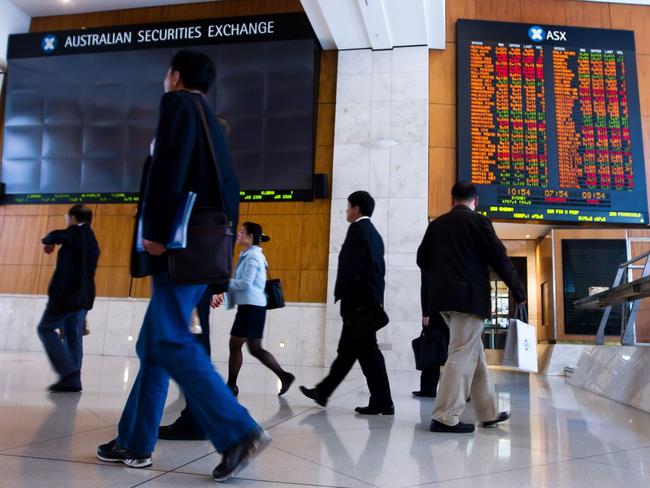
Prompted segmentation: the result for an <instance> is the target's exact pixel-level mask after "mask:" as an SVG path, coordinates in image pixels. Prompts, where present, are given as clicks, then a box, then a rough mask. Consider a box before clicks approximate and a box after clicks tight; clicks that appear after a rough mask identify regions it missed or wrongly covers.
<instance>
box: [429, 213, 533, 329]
mask: <svg viewBox="0 0 650 488" xmlns="http://www.w3.org/2000/svg"><path fill="white" fill-rule="evenodd" d="M417 263H418V266H419V267H420V269H421V270H422V272H423V273H424V274H425V275H426V277H427V280H428V288H429V305H430V307H431V309H432V310H437V311H441V312H450V311H454V312H463V313H468V314H473V315H478V316H479V317H482V318H488V317H490V316H491V306H490V273H489V268H488V267H489V266H491V267H492V269H494V271H496V273H497V274H498V275H499V277H501V279H502V280H503V281H504V282H505V283H506V285H508V287H509V288H510V290H511V291H512V293H513V295H514V298H515V300H516V301H517V302H523V301H525V300H526V294H525V291H524V287H523V286H522V284H521V282H520V281H519V278H518V277H517V273H516V272H515V269H514V267H513V265H512V262H511V261H510V259H509V258H508V256H507V254H506V249H505V247H504V246H503V244H502V243H501V241H500V240H499V238H498V237H497V235H496V233H495V231H494V227H493V226H492V223H491V222H490V220H489V219H488V218H487V217H485V216H483V215H481V214H480V213H478V212H474V211H473V210H471V209H470V208H468V207H466V206H464V205H457V206H455V207H454V208H453V209H452V210H451V211H450V212H448V213H446V214H444V215H441V216H440V217H438V218H437V219H435V220H434V221H432V222H431V223H429V227H428V228H427V231H426V234H425V235H424V239H423V240H422V244H420V247H419V249H418V254H417Z"/></svg>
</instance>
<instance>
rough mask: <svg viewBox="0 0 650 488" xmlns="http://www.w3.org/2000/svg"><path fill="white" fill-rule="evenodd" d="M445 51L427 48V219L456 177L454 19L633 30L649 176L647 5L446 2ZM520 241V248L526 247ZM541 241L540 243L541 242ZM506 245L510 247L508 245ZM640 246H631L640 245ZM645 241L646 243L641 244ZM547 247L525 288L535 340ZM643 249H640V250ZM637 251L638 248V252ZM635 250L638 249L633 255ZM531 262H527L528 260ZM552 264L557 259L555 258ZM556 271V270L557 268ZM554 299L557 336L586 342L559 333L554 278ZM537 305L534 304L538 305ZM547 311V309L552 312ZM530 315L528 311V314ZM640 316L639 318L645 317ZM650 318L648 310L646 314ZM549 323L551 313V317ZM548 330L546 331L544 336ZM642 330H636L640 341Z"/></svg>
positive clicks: (541, 331) (647, 233)
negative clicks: (534, 324) (532, 281)
mask: <svg viewBox="0 0 650 488" xmlns="http://www.w3.org/2000/svg"><path fill="white" fill-rule="evenodd" d="M445 8H446V15H447V19H446V49H445V50H444V51H439V50H430V51H429V120H430V123H429V131H430V132H429V217H430V218H434V217H437V216H438V215H441V214H442V213H444V212H446V211H447V210H448V208H449V199H450V197H449V190H450V188H451V186H452V185H453V183H454V182H455V181H456V20H457V19H477V20H498V21H503V22H525V23H534V24H540V25H543V24H557V25H573V26H582V27H594V28H603V29H626V30H632V31H634V33H635V38H636V52H637V66H638V70H639V75H638V76H639V95H640V104H641V118H642V125H643V143H644V148H645V158H646V160H645V163H646V164H645V167H646V174H650V29H648V26H649V25H650V7H649V6H639V5H624V4H610V3H598V2H586V1H577V0H447V1H446V5H445ZM630 232H634V233H635V235H637V236H638V237H644V238H650V230H645V229H635V230H630ZM601 233H602V230H601V229H588V228H581V230H580V233H579V235H580V236H581V237H580V238H584V239H596V238H598V236H599V235H600V234H601ZM523 242H525V241H522V244H521V245H522V246H525V244H523ZM543 243H544V241H541V242H540V244H543ZM512 245H513V244H510V245H509V246H512ZM643 245H644V244H642V243H637V244H635V245H634V247H633V252H632V254H633V255H634V251H635V250H636V249H641V247H643ZM646 245H647V244H646ZM548 247H549V246H548V245H545V246H544V247H540V246H538V249H537V259H536V260H535V262H536V263H537V264H536V276H537V279H536V283H535V288H536V289H532V288H529V302H530V305H532V302H533V301H535V302H536V306H535V308H536V309H537V312H536V313H535V316H536V317H537V324H540V326H539V327H538V336H539V338H540V340H544V339H552V338H553V337H552V331H553V323H552V322H549V319H547V325H541V324H542V306H541V305H542V296H541V284H542V283H544V282H545V281H547V280H548V281H549V283H550V281H551V280H549V277H548V276H547V274H548V273H547V271H548V270H545V269H542V268H541V267H540V266H539V264H540V263H542V262H545V263H547V264H548V261H547V258H548V256H547V254H548V251H550V249H548ZM643 250H645V248H643ZM639 252H640V251H639ZM637 254H638V253H637ZM529 261H530V260H529ZM556 264H557V262H556ZM556 273H557V271H556ZM555 286H556V298H557V301H556V302H553V293H550V290H549V297H550V300H551V302H550V308H551V309H552V308H553V306H555V307H556V308H557V309H556V317H557V336H558V337H557V339H559V340H582V341H590V340H591V339H592V338H591V337H589V336H580V337H572V336H567V335H566V334H565V333H564V315H563V310H562V303H563V297H562V287H561V283H558V282H556V283H555ZM646 302H649V300H648V299H646V300H644V301H642V309H646V308H648V309H650V304H646ZM538 304H539V306H537V305H538ZM551 312H552V310H551ZM530 315H531V316H532V315H533V314H532V313H531V314H530ZM643 317H644V315H641V317H640V320H639V321H642V320H645V319H644V318H643ZM647 317H648V320H650V310H649V312H648V315H647ZM550 320H551V321H552V316H551V318H550ZM549 334H551V335H549ZM644 334H646V335H649V336H650V331H649V333H646V332H645V329H643V330H642V331H641V329H640V334H639V340H645V339H643V337H645V336H644Z"/></svg>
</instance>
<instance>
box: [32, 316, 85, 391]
mask: <svg viewBox="0 0 650 488" xmlns="http://www.w3.org/2000/svg"><path fill="white" fill-rule="evenodd" d="M86 313H87V310H77V311H76V312H70V313H64V314H53V313H51V312H49V311H48V310H47V309H45V312H44V313H43V317H42V318H41V321H40V322H39V324H38V328H37V332H38V337H40V339H41V342H42V343H43V347H44V348H45V352H47V355H48V357H49V358H50V363H52V367H53V368H54V370H55V371H56V372H57V373H58V374H59V376H60V377H61V378H63V377H64V376H70V378H69V379H68V381H67V384H66V385H64V386H70V387H72V388H81V361H82V359H83V339H82V337H83V328H84V319H85V318H86ZM56 329H60V330H61V331H63V339H61V336H60V335H59V333H58V332H57V331H56ZM73 373H74V375H73Z"/></svg>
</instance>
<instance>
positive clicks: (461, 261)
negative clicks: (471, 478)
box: [417, 182, 526, 433]
mask: <svg viewBox="0 0 650 488" xmlns="http://www.w3.org/2000/svg"><path fill="white" fill-rule="evenodd" d="M451 194H452V203H453V208H452V209H451V211H450V212H448V213H446V214H444V215H442V216H440V217H438V218H437V219H435V220H433V221H432V222H430V223H429V227H428V228H427V231H426V234H425V235H424V239H423V240H422V244H420V247H419V249H418V257H417V262H418V266H419V267H420V269H421V270H422V272H423V273H424V275H425V276H426V279H427V282H428V289H429V303H430V304H431V309H432V310H437V311H438V312H440V314H441V315H442V318H443V319H444V320H445V322H446V323H447V325H448V326H449V334H450V336H449V356H448V359H447V363H446V364H445V368H444V371H443V373H442V378H441V381H440V386H439V389H438V395H437V400H436V405H435V408H434V411H433V414H432V417H433V420H432V421H431V427H430V429H429V430H431V431H432V432H453V433H467V432H473V431H474V425H473V424H466V423H463V422H460V420H459V417H460V414H461V413H462V412H463V410H464V409H465V404H466V401H467V398H468V397H469V396H470V395H471V397H472V401H473V402H474V403H475V406H476V413H477V415H478V418H479V421H480V422H481V423H482V425H483V427H491V426H493V425H496V424H497V423H499V422H503V421H505V420H508V418H510V414H509V412H501V413H499V412H498V410H497V402H496V396H495V394H494V387H493V385H492V382H491V381H490V374H489V371H488V367H487V361H486V359H485V352H484V351H483V343H482V341H481V335H482V334H483V327H484V324H485V319H486V318H489V317H490V316H491V304H490V272H489V267H492V269H493V270H494V271H496V273H497V274H498V275H499V277H500V278H501V279H502V280H503V281H504V282H505V283H506V285H508V287H509V288H510V290H511V292H512V294H513V296H514V299H515V301H516V302H517V303H524V302H525V301H526V293H525V290H524V287H523V286H522V284H521V282H520V281H519V278H518V277H517V274H516V272H515V270H514V267H513V266H512V262H511V261H510V259H509V258H508V256H507V254H506V250H505V247H504V246H503V244H502V243H501V241H500V240H499V238H498V237H497V235H496V233H495V231H494V227H492V223H491V222H490V220H489V219H488V218H487V217H485V216H483V215H481V214H480V213H478V212H476V211H475V210H476V206H477V205H478V196H477V193H476V188H475V187H474V185H472V184H470V183H467V182H459V183H456V185H454V187H453V189H452V192H451Z"/></svg>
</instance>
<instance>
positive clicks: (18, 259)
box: [0, 0, 338, 303]
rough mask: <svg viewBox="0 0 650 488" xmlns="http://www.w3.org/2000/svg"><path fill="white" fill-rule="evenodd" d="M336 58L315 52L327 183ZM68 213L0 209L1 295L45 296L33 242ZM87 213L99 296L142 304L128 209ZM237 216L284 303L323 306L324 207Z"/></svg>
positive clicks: (259, 10) (190, 11)
mask: <svg viewBox="0 0 650 488" xmlns="http://www.w3.org/2000/svg"><path fill="white" fill-rule="evenodd" d="M302 11H303V9H302V6H301V4H300V1H299V0H229V1H227V2H208V3H201V4H188V5H177V6H164V7H151V8H138V9H131V10H119V11H110V12H97V13H88V14H79V15H63V16H53V17H39V18H34V19H32V24H31V31H33V32H37V31H53V30H59V29H76V28H81V27H87V28H90V27H101V26H110V25H120V24H138V23H151V22H167V21H178V20H189V19H201V18H218V17H230V16H243V15H256V14H271V13H287V12H302ZM337 58H338V56H337V52H336V51H323V52H322V57H321V66H320V84H319V98H318V108H317V135H316V154H315V172H316V173H325V174H327V175H328V179H329V180H330V182H331V175H332V151H333V149H332V148H333V141H334V103H335V96H336V70H337ZM163 75H164V73H161V84H162V76H163ZM1 123H2V122H1V121H0V129H1ZM143 154H144V153H143ZM67 208H68V205H4V206H3V205H0V293H7V294H44V293H46V290H47V284H48V282H49V279H50V277H51V274H52V272H53V270H54V265H55V256H45V255H43V254H42V252H41V249H40V238H41V237H42V236H43V235H44V234H45V233H46V232H48V231H49V230H52V229H55V228H59V227H61V226H63V214H64V213H65V212H66V210H67ZM91 208H92V209H93V211H94V212H95V215H96V217H95V221H94V228H95V232H96V233H97V237H98V239H99V242H100V246H101V248H102V255H101V258H100V262H99V268H98V270H97V277H96V281H97V292H98V296H103V297H129V296H130V297H137V298H146V297H148V296H149V285H148V280H132V279H131V278H130V275H129V270H128V265H129V252H130V251H129V249H130V244H131V239H132V230H133V218H134V214H135V206H134V205H128V204H120V205H91ZM240 211H241V216H240V221H241V222H243V221H246V220H251V221H254V222H258V223H260V224H261V225H262V226H263V227H264V231H265V233H266V234H268V235H270V236H271V237H272V239H271V242H269V243H268V244H266V245H265V254H266V255H267V258H268V260H269V264H270V270H271V273H272V275H273V277H277V278H280V279H281V280H282V284H283V288H284V292H285V298H286V300H287V301H289V302H309V303H324V302H325V300H326V295H327V265H328V244H329V224H330V201H329V200H315V201H314V202H286V203H285V202H283V203H250V204H248V203H245V204H242V205H241V209H240Z"/></svg>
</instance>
